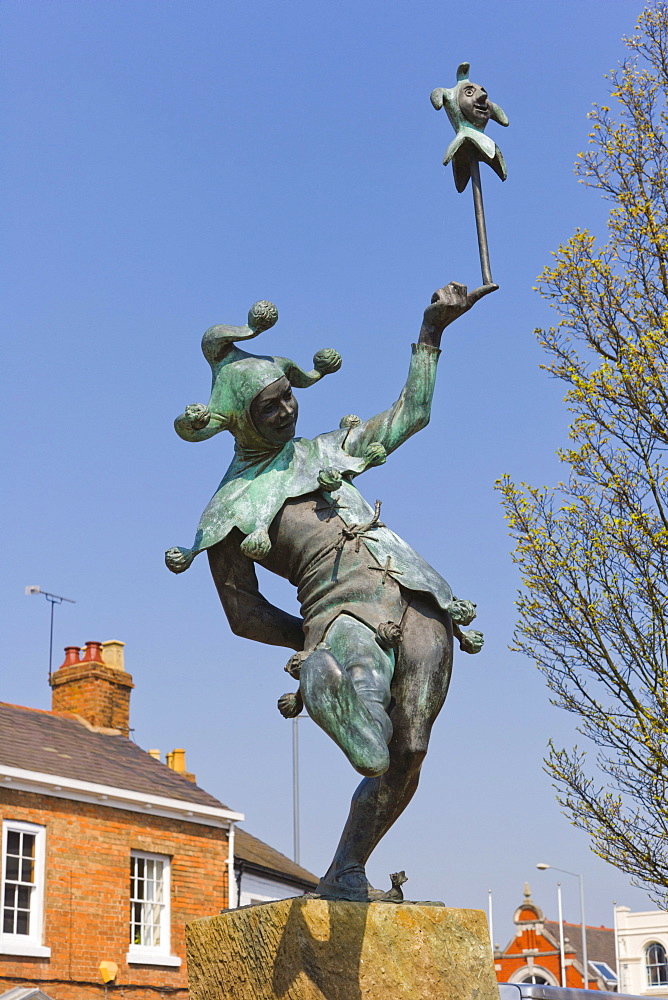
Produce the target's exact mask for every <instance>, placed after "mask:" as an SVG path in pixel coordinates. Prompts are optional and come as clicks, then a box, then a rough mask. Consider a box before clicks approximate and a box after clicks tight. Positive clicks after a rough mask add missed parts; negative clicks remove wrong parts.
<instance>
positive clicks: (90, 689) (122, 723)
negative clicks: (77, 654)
mask: <svg viewBox="0 0 668 1000" xmlns="http://www.w3.org/2000/svg"><path fill="white" fill-rule="evenodd" d="M51 687H52V688H53V698H52V710H53V711H54V712H75V713H76V714H77V715H81V716H83V718H84V719H86V720H87V721H88V722H90V723H91V725H93V726H102V727H105V728H108V729H119V730H120V731H121V732H122V733H123V735H124V736H127V735H128V733H129V726H130V693H131V691H132V688H133V684H132V677H131V676H130V674H128V673H126V671H124V670H116V669H114V668H113V667H108V666H107V665H106V664H104V663H94V662H90V661H86V660H82V661H81V662H80V663H76V664H73V665H72V666H62V667H60V669H59V670H56V671H55V672H54V673H53V674H52V675H51Z"/></svg>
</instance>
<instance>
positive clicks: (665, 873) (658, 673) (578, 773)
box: [499, 0, 668, 906]
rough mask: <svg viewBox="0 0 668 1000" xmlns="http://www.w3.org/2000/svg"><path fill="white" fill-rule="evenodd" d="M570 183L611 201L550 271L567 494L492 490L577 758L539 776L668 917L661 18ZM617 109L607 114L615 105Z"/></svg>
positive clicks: (667, 443)
mask: <svg viewBox="0 0 668 1000" xmlns="http://www.w3.org/2000/svg"><path fill="white" fill-rule="evenodd" d="M624 42H625V44H626V47H627V49H628V53H627V58H626V61H625V62H624V63H623V64H622V65H621V66H620V67H619V69H618V70H617V71H615V72H614V73H612V74H611V76H610V80H611V84H612V86H611V97H612V101H613V102H614V110H611V108H610V107H608V106H597V105H594V108H593V110H592V111H591V112H590V115H589V118H590V120H591V129H592V130H591V133H590V136H589V145H588V148H587V150H586V152H584V153H581V154H579V157H578V161H577V163H576V174H577V175H578V177H579V179H580V181H581V182H583V183H585V184H587V185H589V186H590V187H594V188H598V189H599V190H600V191H601V192H602V194H603V197H605V198H606V199H607V200H608V201H609V202H610V215H609V219H608V235H607V241H606V242H605V243H604V244H603V245H600V244H599V243H598V242H597V241H596V239H595V237H594V236H592V235H591V233H589V232H588V231H580V230H578V231H577V232H576V233H575V235H574V236H572V238H571V239H570V240H568V242H567V243H565V244H564V245H563V246H561V247H560V248H559V250H558V251H557V253H556V254H555V261H554V263H553V264H552V265H551V266H549V267H547V268H546V269H545V270H544V272H543V274H542V275H541V277H540V279H539V281H540V291H541V293H542V294H543V296H544V297H546V298H547V299H549V300H550V301H551V304H552V305H553V306H554V307H555V309H556V310H557V312H558V314H559V321H558V323H557V326H556V327H554V328H551V329H549V330H546V331H541V330H539V331H537V333H538V337H539V340H540V343H541V344H542V346H543V347H544V348H545V350H546V351H547V353H548V355H549V361H548V363H547V364H546V365H545V366H544V367H545V368H546V370H547V371H549V372H550V373H552V375H554V376H556V377H558V378H560V379H561V380H562V381H563V382H564V383H566V385H567V387H568V389H567V394H566V397H565V399H566V402H567V404H568V406H569V409H570V410H571V412H572V414H573V419H572V423H571V428H570V444H569V446H568V447H567V448H565V449H564V450H563V451H561V452H560V458H561V460H562V461H563V463H564V465H565V467H566V475H565V479H564V482H561V483H559V484H558V485H557V486H554V487H544V488H535V487H532V486H529V485H527V484H522V485H521V486H519V487H518V486H517V485H515V484H514V483H513V482H511V481H510V479H509V478H507V477H506V478H504V479H503V480H501V481H500V483H499V488H500V490H501V491H502V494H503V503H504V507H505V511H506V516H507V519H508V521H509V524H510V529H511V534H512V535H513V537H514V539H515V542H516V548H515V556H514V557H515V561H516V562H517V563H518V564H519V567H520V570H521V574H522V579H523V582H524V589H523V590H522V591H521V592H520V595H519V599H518V603H517V606H518V609H519V611H520V620H519V624H518V626H517V629H516V633H515V648H516V649H518V650H520V651H522V652H524V653H526V654H528V655H529V656H531V657H532V658H534V659H535V660H536V661H537V663H538V666H539V668H540V669H541V670H542V672H543V673H544V675H545V677H546V679H547V683H548V685H549V687H550V689H551V691H552V694H553V698H552V700H553V702H554V704H556V705H558V706H560V707H562V708H565V709H566V710H567V711H569V712H572V713H574V714H575V715H576V716H577V717H578V731H579V732H580V733H581V734H582V736H583V737H585V741H586V743H585V747H584V749H579V748H578V747H575V748H573V749H564V748H559V747H557V746H555V744H554V743H551V744H550V750H549V754H548V757H547V759H546V768H547V770H548V772H549V774H550V775H551V776H552V778H553V779H554V783H555V786H556V788H557V794H558V798H559V801H560V803H561V804H562V806H563V808H564V810H565V812H566V814H567V815H568V816H569V818H570V819H571V821H572V822H573V823H574V824H575V825H576V826H578V827H580V828H582V829H584V830H586V831H587V832H588V833H589V834H590V836H591V839H592V848H593V850H594V851H595V853H596V854H598V855H599V856H600V857H602V858H603V859H605V860H606V861H609V862H610V863H612V864H613V865H616V866H617V867H618V868H620V869H622V870H623V871H625V872H627V873H628V874H629V875H631V876H632V879H633V881H634V882H635V883H636V884H639V885H642V886H644V887H645V888H647V889H648V890H649V891H650V893H651V894H652V895H653V897H654V898H655V899H656V901H657V902H658V903H660V904H661V905H663V906H667V905H668V666H667V659H668V509H667V504H668V456H667V453H666V449H667V448H668V191H667V182H668V143H667V141H666V135H665V129H666V122H667V121H668V114H667V98H668V5H667V4H666V3H665V2H663V0H661V2H655V3H652V4H650V5H649V6H648V7H647V8H645V10H644V12H643V13H642V15H641V16H640V18H639V21H638V24H637V26H636V33H635V34H634V35H633V36H632V37H630V38H625V39H624ZM611 103H612V102H611Z"/></svg>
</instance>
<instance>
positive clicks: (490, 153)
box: [430, 62, 508, 191]
mask: <svg viewBox="0 0 668 1000" xmlns="http://www.w3.org/2000/svg"><path fill="white" fill-rule="evenodd" d="M469 68H470V66H469V63H467V62H465V63H460V65H459V66H458V68H457V83H456V84H455V86H454V87H436V89H435V90H432V92H431V96H430V100H431V103H432V104H433V106H434V108H436V110H437V111H440V109H441V108H444V110H445V112H446V114H447V116H448V118H449V119H450V124H451V125H452V127H453V128H454V130H455V132H456V135H455V138H454V139H453V140H452V142H451V143H450V145H449V146H448V148H447V150H446V153H445V156H444V158H443V164H444V166H447V164H448V163H450V162H452V169H453V173H454V178H455V187H456V188H457V190H458V191H463V190H464V188H465V187H466V185H467V184H468V182H469V178H470V177H471V160H472V159H474V160H482V161H483V163H487V164H488V165H489V166H490V167H491V168H492V170H494V171H495V172H496V173H497V174H498V175H499V177H500V178H501V180H502V181H505V179H506V177H507V176H508V171H507V170H506V163H505V160H504V159H503V154H502V152H501V150H500V149H499V147H498V146H497V145H496V143H495V142H494V140H493V139H490V137H489V136H488V135H485V129H486V128H487V124H488V122H489V120H490V119H492V121H495V122H497V123H498V124H499V125H508V118H507V116H506V114H505V112H504V111H503V110H502V109H501V108H500V107H499V105H498V104H494V102H493V101H490V100H489V98H488V97H487V91H486V90H485V88H484V87H481V86H480V85H479V84H477V83H472V81H471V80H469Z"/></svg>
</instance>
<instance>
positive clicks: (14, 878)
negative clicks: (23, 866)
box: [5, 854, 19, 882]
mask: <svg viewBox="0 0 668 1000" xmlns="http://www.w3.org/2000/svg"><path fill="white" fill-rule="evenodd" d="M5 878H6V879H7V880H8V881H9V882H18V880H19V859H18V858H13V857H11V856H10V855H9V854H8V855H7V864H6V865H5Z"/></svg>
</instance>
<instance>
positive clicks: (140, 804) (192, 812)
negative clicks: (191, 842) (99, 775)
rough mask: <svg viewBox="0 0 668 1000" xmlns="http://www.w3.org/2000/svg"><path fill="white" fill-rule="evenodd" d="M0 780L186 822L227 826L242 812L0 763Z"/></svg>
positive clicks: (30, 789) (25, 788)
mask: <svg viewBox="0 0 668 1000" xmlns="http://www.w3.org/2000/svg"><path fill="white" fill-rule="evenodd" d="M0 779H2V780H3V783H4V784H5V787H11V788H14V789H17V790H18V791H25V792H37V793H38V794H39V793H41V794H43V795H52V796H54V797H55V798H61V799H72V800H74V801H77V802H88V803H94V804H95V805H98V806H106V807H107V808H111V809H126V810H130V811H131V812H141V813H151V814H153V815H156V816H166V817H169V818H178V819H180V820H181V821H184V822H186V823H188V822H189V823H199V824H202V825H204V826H216V827H223V828H226V829H227V828H229V826H230V823H234V822H241V821H242V820H243V819H244V815H243V813H238V812H233V811H232V810H231V809H226V808H224V807H223V806H221V807H216V806H210V805H202V804H201V803H199V802H189V801H188V800H185V799H178V798H176V797H174V798H172V797H171V796H165V795H151V794H148V793H146V792H137V791H134V790H133V789H129V788H115V787H113V786H111V785H102V784H98V783H96V782H92V781H80V780H78V779H76V778H67V777H63V776H61V775H56V774H45V773H43V772H40V771H30V770H27V769H24V768H18V767H10V766H9V765H7V764H0Z"/></svg>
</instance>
